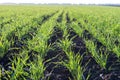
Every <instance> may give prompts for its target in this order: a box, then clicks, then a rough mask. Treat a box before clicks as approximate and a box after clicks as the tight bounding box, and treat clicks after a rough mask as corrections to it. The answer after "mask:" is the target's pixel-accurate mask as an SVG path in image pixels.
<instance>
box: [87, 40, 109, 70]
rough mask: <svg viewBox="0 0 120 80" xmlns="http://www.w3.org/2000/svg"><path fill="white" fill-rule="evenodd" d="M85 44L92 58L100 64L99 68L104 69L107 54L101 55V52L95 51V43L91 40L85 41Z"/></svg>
mask: <svg viewBox="0 0 120 80" xmlns="http://www.w3.org/2000/svg"><path fill="white" fill-rule="evenodd" d="M86 46H87V48H88V49H89V51H90V52H91V54H92V56H93V58H94V59H95V60H96V62H97V63H98V64H99V65H100V66H101V68H104V69H106V63H107V57H108V55H107V54H105V55H103V54H102V53H101V52H100V53H98V52H97V51H96V45H95V44H94V43H93V42H92V41H86Z"/></svg>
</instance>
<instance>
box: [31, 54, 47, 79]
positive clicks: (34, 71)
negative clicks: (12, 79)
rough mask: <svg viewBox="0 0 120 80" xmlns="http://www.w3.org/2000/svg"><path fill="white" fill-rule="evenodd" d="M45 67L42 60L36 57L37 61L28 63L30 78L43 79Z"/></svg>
mask: <svg viewBox="0 0 120 80" xmlns="http://www.w3.org/2000/svg"><path fill="white" fill-rule="evenodd" d="M44 71H45V67H44V64H43V59H42V58H41V57H40V56H39V55H38V56H37V60H35V61H34V62H31V63H30V78H31V79H33V80H39V79H42V78H44Z"/></svg>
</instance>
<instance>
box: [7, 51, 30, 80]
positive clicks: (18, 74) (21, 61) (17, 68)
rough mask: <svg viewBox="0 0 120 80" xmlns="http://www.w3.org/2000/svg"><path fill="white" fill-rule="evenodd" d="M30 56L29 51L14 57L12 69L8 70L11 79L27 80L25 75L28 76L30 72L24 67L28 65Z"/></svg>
mask: <svg viewBox="0 0 120 80" xmlns="http://www.w3.org/2000/svg"><path fill="white" fill-rule="evenodd" d="M28 58H29V57H28V55H27V51H24V52H23V53H21V54H20V55H16V56H15V57H14V60H13V61H12V62H11V64H12V66H11V71H7V74H8V77H9V78H10V79H11V80H17V79H22V80H25V76H28V73H27V72H25V71H24V67H25V66H27V63H26V61H27V60H28Z"/></svg>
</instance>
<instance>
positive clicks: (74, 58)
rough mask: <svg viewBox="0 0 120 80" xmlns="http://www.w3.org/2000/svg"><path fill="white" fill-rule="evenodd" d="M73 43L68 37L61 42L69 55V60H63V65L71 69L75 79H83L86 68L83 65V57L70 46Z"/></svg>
mask: <svg viewBox="0 0 120 80" xmlns="http://www.w3.org/2000/svg"><path fill="white" fill-rule="evenodd" d="M71 44H72V41H70V40H68V39H67V37H66V38H65V39H64V40H62V41H61V43H60V44H59V45H60V46H61V48H62V49H63V50H64V51H65V53H66V55H67V57H68V61H65V62H63V65H64V66H66V67H67V68H68V69H69V71H70V72H71V74H72V76H73V78H74V80H82V79H83V71H84V69H83V68H82V67H81V59H82V57H81V56H80V55H79V54H78V55H75V54H74V53H73V52H72V51H71V48H70V45H71Z"/></svg>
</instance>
